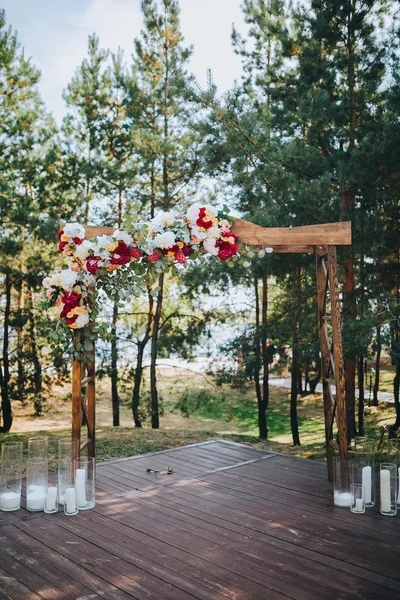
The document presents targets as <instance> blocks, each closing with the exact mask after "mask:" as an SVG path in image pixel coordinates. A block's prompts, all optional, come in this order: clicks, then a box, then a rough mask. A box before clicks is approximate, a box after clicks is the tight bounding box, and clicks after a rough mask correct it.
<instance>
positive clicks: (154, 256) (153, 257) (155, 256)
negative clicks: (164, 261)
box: [147, 252, 161, 263]
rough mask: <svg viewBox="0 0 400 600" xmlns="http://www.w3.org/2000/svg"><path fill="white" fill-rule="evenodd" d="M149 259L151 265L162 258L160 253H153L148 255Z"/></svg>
mask: <svg viewBox="0 0 400 600" xmlns="http://www.w3.org/2000/svg"><path fill="white" fill-rule="evenodd" d="M147 258H148V259H149V261H150V262H151V263H155V262H157V261H158V260H160V258H161V256H160V255H159V254H158V252H152V253H151V254H149V255H148V257H147Z"/></svg>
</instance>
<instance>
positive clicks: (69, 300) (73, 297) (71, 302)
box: [60, 292, 81, 317]
mask: <svg viewBox="0 0 400 600" xmlns="http://www.w3.org/2000/svg"><path fill="white" fill-rule="evenodd" d="M61 302H62V303H63V304H64V307H63V309H62V311H61V313H60V317H66V316H67V314H68V313H69V311H70V310H72V309H73V308H76V307H77V306H79V305H80V303H81V294H77V293H76V292H66V293H65V294H64V296H63V297H62V298H61Z"/></svg>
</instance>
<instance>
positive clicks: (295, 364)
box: [290, 267, 302, 446]
mask: <svg viewBox="0 0 400 600" xmlns="http://www.w3.org/2000/svg"><path fill="white" fill-rule="evenodd" d="M301 275H302V269H301V267H299V269H298V270H297V286H296V287H297V301H296V308H295V312H294V327H293V339H292V385H291V390H290V427H291V430H292V438H293V445H294V446H300V435H299V423H298V419H297V396H298V383H299V371H300V368H299V329H300V312H301Z"/></svg>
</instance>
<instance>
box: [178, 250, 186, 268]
mask: <svg viewBox="0 0 400 600" xmlns="http://www.w3.org/2000/svg"><path fill="white" fill-rule="evenodd" d="M175 258H176V260H177V261H178V263H180V264H181V265H184V264H185V262H186V256H185V255H184V253H183V252H182V250H178V251H177V252H175Z"/></svg>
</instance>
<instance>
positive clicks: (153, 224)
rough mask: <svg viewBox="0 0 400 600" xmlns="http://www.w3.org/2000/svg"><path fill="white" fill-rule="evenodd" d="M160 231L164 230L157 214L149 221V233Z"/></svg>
mask: <svg viewBox="0 0 400 600" xmlns="http://www.w3.org/2000/svg"><path fill="white" fill-rule="evenodd" d="M162 231H164V223H163V222H162V221H161V219H160V217H159V215H157V216H156V217H154V219H151V221H150V223H149V233H150V234H153V233H161V232H162Z"/></svg>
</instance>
